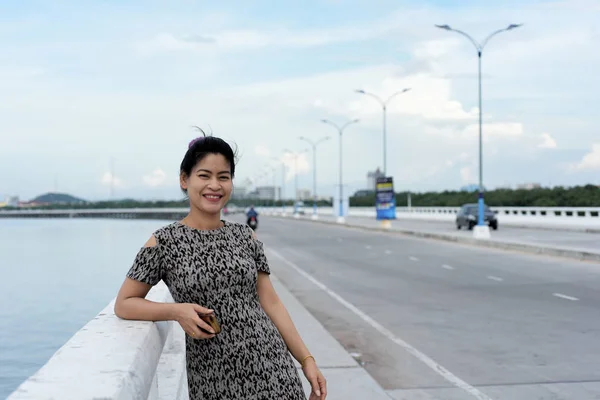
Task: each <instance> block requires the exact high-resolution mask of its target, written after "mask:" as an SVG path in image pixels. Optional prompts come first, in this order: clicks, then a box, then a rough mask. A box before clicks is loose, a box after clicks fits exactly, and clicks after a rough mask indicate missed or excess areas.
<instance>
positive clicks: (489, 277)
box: [487, 275, 504, 282]
mask: <svg viewBox="0 0 600 400" xmlns="http://www.w3.org/2000/svg"><path fill="white" fill-rule="evenodd" d="M487 278H488V279H489V280H492V281H496V282H502V281H503V280H504V279H502V278H498V277H497V276H493V275H490V276H488V277H487Z"/></svg>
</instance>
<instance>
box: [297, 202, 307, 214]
mask: <svg viewBox="0 0 600 400" xmlns="http://www.w3.org/2000/svg"><path fill="white" fill-rule="evenodd" d="M295 210H296V212H297V213H298V214H300V215H304V214H305V211H304V202H303V201H297V202H296V204H295Z"/></svg>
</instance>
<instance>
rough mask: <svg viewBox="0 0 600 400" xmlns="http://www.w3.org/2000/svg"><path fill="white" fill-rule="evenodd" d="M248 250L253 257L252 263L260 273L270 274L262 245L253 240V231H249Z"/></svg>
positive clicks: (258, 241)
mask: <svg viewBox="0 0 600 400" xmlns="http://www.w3.org/2000/svg"><path fill="white" fill-rule="evenodd" d="M249 234H250V249H251V251H252V255H253V256H254V262H255V263H256V268H257V269H258V271H260V272H264V273H266V274H270V273H271V269H270V268H269V261H268V260H267V256H266V255H265V249H264V246H263V243H262V242H261V241H260V240H258V239H255V238H254V237H253V231H252V230H251V229H250V233H249Z"/></svg>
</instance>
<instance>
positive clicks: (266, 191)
mask: <svg viewBox="0 0 600 400" xmlns="http://www.w3.org/2000/svg"><path fill="white" fill-rule="evenodd" d="M252 194H253V197H254V198H257V199H259V200H275V201H277V200H279V199H280V198H281V189H280V188H279V187H278V186H258V187H257V188H256V189H255V190H254V191H253V193H252Z"/></svg>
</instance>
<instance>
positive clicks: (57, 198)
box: [31, 193, 87, 204]
mask: <svg viewBox="0 0 600 400" xmlns="http://www.w3.org/2000/svg"><path fill="white" fill-rule="evenodd" d="M31 202H32V203H42V204H83V203H87V202H86V201H85V200H83V199H79V198H77V197H75V196H71V195H70V194H66V193H46V194H42V195H40V196H38V197H36V198H35V199H33V200H31Z"/></svg>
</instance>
